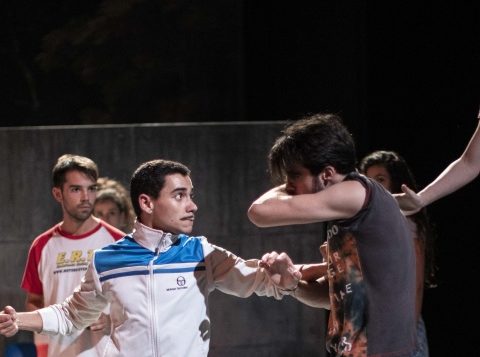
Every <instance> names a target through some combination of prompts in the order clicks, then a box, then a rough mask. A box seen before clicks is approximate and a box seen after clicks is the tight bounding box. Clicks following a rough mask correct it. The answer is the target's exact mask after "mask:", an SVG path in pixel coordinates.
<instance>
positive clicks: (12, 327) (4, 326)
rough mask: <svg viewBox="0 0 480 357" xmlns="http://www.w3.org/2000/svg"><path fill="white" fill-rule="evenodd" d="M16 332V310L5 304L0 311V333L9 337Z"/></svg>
mask: <svg viewBox="0 0 480 357" xmlns="http://www.w3.org/2000/svg"><path fill="white" fill-rule="evenodd" d="M17 332H18V326H17V312H16V311H15V309H14V308H13V307H11V306H5V308H4V309H3V310H2V311H0V334H1V335H3V336H5V337H11V336H13V335H15V334H16V333H17Z"/></svg>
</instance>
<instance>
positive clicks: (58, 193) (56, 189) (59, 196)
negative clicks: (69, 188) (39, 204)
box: [52, 187, 63, 203]
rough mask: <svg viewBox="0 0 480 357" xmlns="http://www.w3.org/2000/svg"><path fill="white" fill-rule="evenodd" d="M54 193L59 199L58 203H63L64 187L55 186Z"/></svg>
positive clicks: (57, 199) (56, 198)
mask: <svg viewBox="0 0 480 357" xmlns="http://www.w3.org/2000/svg"><path fill="white" fill-rule="evenodd" d="M52 195H53V198H54V199H55V201H57V202H58V203H62V200H63V196H62V189H61V188H60V187H53V188H52Z"/></svg>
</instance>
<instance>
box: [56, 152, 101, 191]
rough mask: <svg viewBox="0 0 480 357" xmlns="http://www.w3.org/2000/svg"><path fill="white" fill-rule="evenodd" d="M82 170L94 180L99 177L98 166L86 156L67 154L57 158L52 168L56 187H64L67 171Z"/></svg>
mask: <svg viewBox="0 0 480 357" xmlns="http://www.w3.org/2000/svg"><path fill="white" fill-rule="evenodd" d="M70 171H80V172H83V173H84V174H85V175H87V176H88V177H89V178H91V179H92V181H95V182H96V181H97V179H98V167H97V164H95V162H93V161H92V160H91V159H89V158H88V157H85V156H79V155H72V154H65V155H62V156H60V157H59V158H58V159H57V162H56V164H55V166H53V169H52V181H53V186H54V187H62V186H63V184H64V183H65V176H66V174H67V172H70Z"/></svg>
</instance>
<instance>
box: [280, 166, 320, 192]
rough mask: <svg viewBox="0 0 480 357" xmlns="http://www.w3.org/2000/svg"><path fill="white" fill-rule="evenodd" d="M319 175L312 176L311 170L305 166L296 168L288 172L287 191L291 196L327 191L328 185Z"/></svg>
mask: <svg viewBox="0 0 480 357" xmlns="http://www.w3.org/2000/svg"><path fill="white" fill-rule="evenodd" d="M321 176H322V173H320V174H319V175H312V173H311V172H310V170H308V169H307V168H305V167H303V166H300V165H298V166H296V167H294V168H292V169H291V170H289V171H288V172H287V182H286V191H287V193H288V194H290V195H302V194H306V193H315V192H319V191H322V190H323V189H325V187H326V185H325V183H324V182H322V181H321V179H320V177H321Z"/></svg>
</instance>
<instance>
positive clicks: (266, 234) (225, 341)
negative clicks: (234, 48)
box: [0, 122, 326, 356]
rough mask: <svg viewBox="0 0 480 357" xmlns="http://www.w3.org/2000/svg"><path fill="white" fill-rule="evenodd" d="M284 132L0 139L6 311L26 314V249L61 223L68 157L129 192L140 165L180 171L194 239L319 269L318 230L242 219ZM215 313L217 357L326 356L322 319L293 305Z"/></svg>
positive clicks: (218, 305) (245, 302)
mask: <svg viewBox="0 0 480 357" xmlns="http://www.w3.org/2000/svg"><path fill="white" fill-rule="evenodd" d="M282 126H283V123H280V122H269V123H202V124H171V125H168V124H161V125H160V124H159V125H151V124H149V125H135V126H134V125H122V126H89V127H85V126H78V127H37V128H35V127H31V128H3V129H0V146H1V150H0V180H1V182H2V185H0V197H1V198H2V200H3V202H4V209H3V213H2V214H0V226H1V227H2V231H3V233H4V236H3V237H2V239H1V240H0V266H1V267H2V271H3V272H4V283H3V284H2V285H1V286H0V303H1V305H2V306H4V305H5V304H12V305H14V306H15V307H17V308H18V309H20V310H21V309H23V301H24V297H25V295H24V293H23V292H22V291H21V289H20V288H19V284H20V281H21V278H22V274H23V268H24V264H25V260H26V256H27V253H28V248H29V245H30V243H31V241H32V240H33V239H34V237H35V236H37V235H38V234H39V233H41V232H43V231H44V230H46V229H48V228H49V227H51V226H52V225H53V224H55V223H56V222H58V221H59V220H60V218H61V211H60V208H59V207H58V204H57V203H56V202H55V201H54V200H53V198H52V196H51V182H50V181H51V179H50V172H51V169H52V166H53V164H54V162H55V160H56V159H57V158H58V157H59V156H60V155H62V154H64V153H75V154H80V155H85V156H88V157H90V158H92V159H93V160H94V161H95V162H96V163H97V164H98V166H99V169H100V175H101V176H109V177H111V178H115V179H118V180H120V181H121V182H123V183H124V184H126V185H128V183H129V179H130V176H131V174H132V172H133V170H134V169H135V168H136V167H137V166H138V165H139V164H140V163H142V162H144V161H147V160H151V159H155V158H166V159H171V160H177V161H181V162H183V163H185V164H186V165H188V166H189V167H190V169H191V170H192V180H193V183H194V186H195V200H196V203H197V204H198V206H199V211H198V213H197V219H196V222H195V227H194V232H193V233H194V234H197V235H205V236H206V237H207V238H208V239H209V241H210V242H212V243H214V244H217V245H219V246H222V247H224V248H226V249H229V250H231V251H232V252H234V253H235V254H237V255H239V256H241V257H243V258H256V257H260V256H261V255H262V254H264V253H265V252H267V251H271V250H277V251H286V252H288V253H289V254H290V255H291V256H292V258H293V259H294V261H298V262H312V261H318V260H319V259H320V255H319V251H318V246H319V245H320V243H321V242H322V240H323V234H322V225H321V224H317V225H306V226H292V227H283V228H269V229H259V228H257V227H255V226H254V225H253V224H251V223H250V222H249V221H248V219H247V216H246V211H247V208H248V206H249V204H250V203H251V202H252V201H253V200H254V199H255V198H256V197H257V196H258V195H259V194H260V193H261V192H263V191H264V190H266V189H267V188H268V187H270V183H269V178H268V175H267V162H266V157H267V153H268V149H269V148H270V146H271V145H272V143H273V141H274V139H275V137H276V136H277V135H278V134H279V131H280V129H281V128H282ZM210 310H211V317H212V340H211V353H210V355H211V356H225V355H227V354H228V355H229V356H244V355H246V354H252V355H255V356H270V355H275V356H300V355H301V356H322V355H325V352H324V335H325V319H326V314H325V312H324V311H322V310H319V309H313V308H310V307H307V306H305V305H302V304H300V303H298V302H297V301H296V300H294V299H293V298H290V297H287V298H285V299H284V300H282V301H276V300H274V299H272V298H264V297H257V296H253V297H250V298H248V299H240V298H237V297H233V296H227V295H225V294H222V293H221V292H218V291H215V292H214V293H212V294H211V295H210ZM22 338H23V337H22ZM13 340H15V339H8V340H7V342H9V341H13ZM2 342H3V343H5V340H4V339H2ZM2 350H3V348H2Z"/></svg>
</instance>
